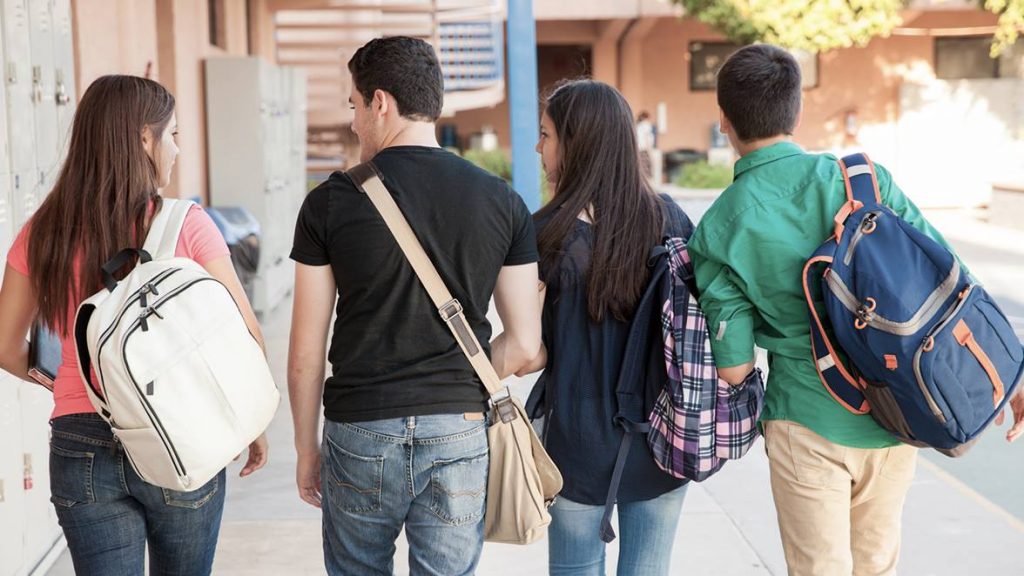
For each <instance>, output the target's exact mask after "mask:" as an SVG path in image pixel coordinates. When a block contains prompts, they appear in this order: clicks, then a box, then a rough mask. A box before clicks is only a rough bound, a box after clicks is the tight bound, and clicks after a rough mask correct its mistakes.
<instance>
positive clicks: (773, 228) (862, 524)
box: [689, 45, 948, 576]
mask: <svg viewBox="0 0 1024 576" xmlns="http://www.w3.org/2000/svg"><path fill="white" fill-rule="evenodd" d="M718 104H719V107H720V108H721V126H722V132H724V133H725V134H727V135H728V136H729V139H730V141H731V142H732V145H733V147H734V148H735V149H736V150H737V152H738V153H739V154H740V156H741V158H740V160H739V161H738V162H737V163H736V167H735V179H734V182H733V184H732V185H731V186H729V188H728V189H726V190H725V191H724V192H723V193H722V195H721V197H720V198H719V199H718V200H717V201H716V202H715V203H714V205H713V206H712V207H711V208H710V209H709V210H708V212H707V213H706V214H705V215H704V217H703V218H702V219H701V221H700V224H699V225H698V227H697V230H696V231H695V232H694V235H693V238H692V239H691V240H690V244H689V248H690V254H691V255H692V256H693V260H694V265H695V272H696V277H697V284H698V287H699V288H700V291H701V299H700V302H701V306H702V308H703V309H704V312H705V313H706V314H707V318H708V329H709V330H710V332H711V339H712V349H713V351H714V354H715V362H716V364H718V366H719V375H720V376H721V377H722V378H723V379H725V380H726V381H728V382H730V383H739V382H742V380H743V379H744V377H745V376H746V374H747V373H748V372H749V371H750V370H751V369H752V368H753V365H754V345H755V344H757V345H758V346H760V347H761V348H764V349H766V350H767V351H768V354H769V366H770V371H769V375H768V386H767V390H766V396H765V409H764V413H763V416H762V425H763V430H764V433H765V443H766V448H767V451H768V458H769V463H770V464H769V465H770V471H771V482H772V494H773V497H774V499H775V505H776V509H777V512H778V519H779V528H780V531H781V533H782V542H783V548H784V550H785V554H786V562H787V564H788V566H789V573H790V575H808V576H820V575H824V574H828V575H832V574H843V575H847V576H848V575H850V574H855V575H862V574H863V575H868V574H870V575H883V574H894V573H895V569H896V563H897V560H898V557H899V548H900V521H901V516H902V510H903V503H904V500H905V498H906V494H907V490H908V489H909V487H910V483H911V481H912V480H913V478H914V472H915V466H916V458H917V450H916V449H915V448H913V447H910V446H907V445H903V444H901V443H899V442H898V441H896V440H895V439H894V438H893V437H892V436H891V435H890V434H889V433H887V432H886V431H885V430H883V429H882V428H881V427H880V426H879V425H878V424H876V423H875V421H874V420H873V419H872V418H871V416H869V415H856V414H853V413H852V412H849V411H847V410H846V409H845V408H844V407H843V406H841V405H840V404H839V403H837V402H836V401H835V400H834V399H833V398H832V397H831V396H830V394H829V393H828V391H827V390H826V389H825V387H824V386H823V384H822V383H821V381H820V380H819V378H818V374H817V371H816V370H815V367H814V363H813V355H812V352H811V342H810V329H809V324H808V314H807V305H806V302H805V300H804V294H803V288H802V275H803V274H802V271H803V266H804V263H805V262H806V261H807V258H808V257H809V256H810V255H811V253H813V252H814V250H815V249H816V248H817V247H818V246H819V245H820V244H821V243H822V242H823V241H824V240H825V239H826V238H827V237H828V236H829V235H830V233H831V230H832V226H833V221H832V219H833V216H834V215H835V214H836V212H837V211H838V210H839V208H840V207H841V206H842V204H843V203H844V202H845V201H846V194H845V187H844V184H843V177H842V173H841V171H840V169H839V166H838V164H837V161H836V158H835V157H833V156H831V155H817V154H808V153H806V152H804V151H803V150H802V149H801V148H800V147H799V146H797V145H796V144H794V143H793V142H792V141H791V135H792V133H793V131H794V129H795V128H796V126H797V124H798V123H799V118H800V108H801V82H800V68H799V66H798V65H797V63H796V61H795V60H794V59H793V57H792V56H791V55H790V54H789V53H787V52H786V51H784V50H782V49H780V48H776V47H774V46H769V45H755V46H748V47H746V48H743V49H741V50H739V51H738V52H736V53H735V54H733V55H732V56H731V57H730V58H729V60H728V61H727V62H726V63H725V64H724V65H723V66H722V69H721V71H720V72H719V73H718ZM876 170H877V176H878V185H879V188H880V190H881V195H882V200H883V202H884V203H885V204H886V205H887V206H889V207H890V208H892V209H893V210H894V211H895V212H896V213H897V214H899V215H900V216H901V217H902V218H904V219H905V220H906V221H908V222H909V223H911V224H912V225H913V226H915V227H916V228H918V229H919V230H921V231H922V232H924V233H926V234H928V235H929V236H931V237H932V238H934V239H936V240H937V241H939V242H940V243H942V244H943V245H946V246H947V247H948V245H947V244H946V243H945V241H944V240H943V239H942V236H941V235H940V234H939V233H938V232H937V231H936V230H935V229H934V228H932V227H931V225H929V224H928V222H927V221H926V220H925V219H924V217H922V215H921V213H920V211H919V210H918V209H917V207H916V206H914V204H913V203H912V202H911V201H910V200H909V199H908V198H907V197H906V196H904V195H903V193H902V192H901V191H900V189H899V188H897V187H896V185H895V184H894V183H893V181H892V177H891V176H890V174H889V172H888V171H886V170H885V169H884V168H882V167H881V166H876Z"/></svg>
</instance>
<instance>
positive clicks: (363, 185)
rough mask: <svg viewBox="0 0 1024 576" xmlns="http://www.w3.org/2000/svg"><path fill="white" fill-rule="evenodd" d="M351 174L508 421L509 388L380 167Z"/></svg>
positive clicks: (363, 167)
mask: <svg viewBox="0 0 1024 576" xmlns="http://www.w3.org/2000/svg"><path fill="white" fill-rule="evenodd" d="M348 175H349V177H350V178H351V179H352V182H353V183H355V185H356V186H357V187H358V188H359V190H360V191H361V192H363V193H364V194H366V195H367V196H368V197H369V198H370V201H371V202H373V205H374V206H375V207H376V208H377V211H378V212H380V215H381V217H382V218H383V219H384V223H385V224H387V226H388V229H390V230H391V233H392V234H393V235H394V237H395V240H396V241H397V242H398V246H399V247H400V248H401V249H402V252H403V253H404V254H405V257H406V259H407V260H408V261H409V264H410V265H411V266H412V269H413V270H414V271H415V272H416V276H417V277H419V279H420V282H421V283H422V284H423V287H424V288H426V289H427V294H429V295H430V299H431V300H432V301H433V303H434V306H435V307H436V308H437V312H438V314H440V316H441V320H443V321H444V323H445V324H447V325H448V329H449V330H451V332H452V335H453V336H455V340H456V341H457V342H458V343H459V347H460V348H462V352H463V353H464V354H465V355H466V358H467V359H469V363H470V364H471V365H472V366H473V370H475V371H476V373H477V376H479V377H480V380H481V381H483V383H484V387H485V388H487V393H488V394H490V396H491V401H492V402H493V403H494V405H495V407H496V409H497V410H498V414H499V416H500V417H501V418H502V420H506V417H507V416H506V414H505V412H506V411H507V410H506V411H503V408H504V407H505V404H504V403H502V402H501V400H505V399H507V398H508V394H509V393H508V390H507V388H506V387H504V386H503V385H502V384H501V379H500V378H498V374H497V372H495V371H494V367H493V366H492V365H491V361H490V359H488V358H487V355H486V354H484V350H483V348H482V347H481V346H480V342H479V341H478V340H477V338H476V335H475V334H474V333H473V330H472V329H471V328H470V326H469V323H468V322H467V321H466V316H465V314H464V312H463V309H462V304H460V303H459V301H458V300H456V299H455V298H454V297H453V296H452V294H451V292H449V291H448V287H447V286H446V285H445V283H444V280H442V279H441V276H440V275H439V274H438V273H437V268H435V267H434V264H433V262H431V261H430V257H429V256H427V253H426V252H425V251H424V250H423V246H422V245H421V244H420V241H419V240H418V239H417V238H416V233H415V232H413V230H412V227H410V226H409V222H408V220H406V218H405V216H404V215H403V214H402V210H401V209H400V208H399V207H398V204H396V203H395V199H394V198H392V196H391V193H390V192H388V189H387V188H386V187H385V186H384V182H383V181H382V180H381V177H380V172H379V171H378V169H377V167H376V166H375V165H374V164H373V163H372V162H364V163H363V164H359V165H358V166H355V167H354V168H351V169H349V171H348ZM508 418H509V419H512V418H514V411H512V412H511V415H509V416H508Z"/></svg>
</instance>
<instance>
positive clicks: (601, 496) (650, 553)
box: [533, 80, 693, 576]
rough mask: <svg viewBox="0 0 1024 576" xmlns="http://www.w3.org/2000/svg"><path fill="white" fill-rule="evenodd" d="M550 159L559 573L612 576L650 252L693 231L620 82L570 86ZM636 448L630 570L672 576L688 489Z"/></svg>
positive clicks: (548, 407)
mask: <svg viewBox="0 0 1024 576" xmlns="http://www.w3.org/2000/svg"><path fill="white" fill-rule="evenodd" d="M537 152H538V153H540V155H541V160H542V162H543V164H544V170H545V172H546V175H547V179H548V183H549V184H550V185H551V188H552V190H553V191H554V197H553V199H552V200H551V201H550V202H549V203H548V204H547V205H546V206H544V208H542V209H541V210H540V211H539V212H538V213H537V214H536V215H535V222H536V224H537V232H538V245H539V249H540V257H541V268H540V271H541V277H542V279H543V280H544V282H545V283H546V284H547V294H546V296H545V300H544V313H543V330H544V344H545V346H546V349H547V358H546V363H545V365H544V368H545V370H544V374H543V376H542V378H541V380H540V381H539V382H538V384H537V387H536V389H535V391H534V394H533V400H535V401H539V402H537V404H539V406H538V408H539V413H542V414H543V415H545V416H547V418H546V422H545V428H546V432H545V443H546V446H547V449H548V451H549V452H550V454H551V456H552V457H553V458H554V460H555V462H556V463H557V464H558V467H559V469H560V470H561V472H562V475H563V477H564V480H565V487H564V489H563V491H562V494H561V496H560V497H559V499H558V500H557V501H556V503H555V505H554V506H553V507H552V510H551V512H552V517H553V522H552V524H551V528H550V534H549V539H548V541H549V558H550V560H549V561H550V572H551V574H587V575H590V574H601V575H603V574H604V556H605V548H604V542H603V541H602V539H601V536H600V523H601V517H602V514H603V510H604V504H605V499H606V497H607V495H608V487H609V484H610V482H611V476H612V468H613V466H614V463H615V458H616V454H617V451H618V449H619V445H620V443H621V441H622V437H623V431H622V429H621V428H620V427H618V426H617V425H616V424H615V423H614V421H613V418H614V416H615V413H616V411H617V405H616V399H615V390H616V385H617V380H618V376H619V368H620V365H621V363H622V357H623V352H624V349H625V346H626V338H627V334H628V331H629V326H630V322H631V320H632V317H633V313H634V310H635V308H636V305H637V303H638V301H639V300H640V297H641V295H642V294H643V291H644V289H645V288H646V286H647V283H648V280H649V276H650V274H649V271H648V268H647V259H648V255H649V253H650V251H651V248H652V247H654V246H655V245H657V244H659V243H660V241H661V239H662V237H663V236H676V237H683V238H688V237H689V235H690V233H691V232H692V229H693V225H692V224H691V223H690V220H689V218H687V216H686V214H684V213H683V211H682V210H681V209H680V208H679V206H678V205H676V204H675V203H674V202H672V201H671V199H666V198H659V196H658V195H657V194H655V193H654V192H653V190H652V189H651V186H650V184H649V183H648V181H647V179H646V178H645V176H644V175H643V172H642V168H641V164H640V158H639V151H638V148H637V141H636V129H635V126H634V124H633V114H632V112H631V111H630V108H629V105H628V104H627V103H626V100H625V99H624V98H623V97H622V95H621V94H620V93H619V92H618V91H617V90H615V88H612V87H611V86H608V85H607V84H603V83H601V82H595V81H591V80H578V81H573V82H568V83H566V84H563V85H561V86H560V87H558V88H557V89H556V90H555V91H554V92H553V93H552V94H551V95H550V96H549V97H548V99H547V101H546V105H545V111H544V114H543V116H542V120H541V134H540V141H539V142H538V143H537ZM537 367H538V368H539V366H537ZM634 441H635V443H636V444H637V445H634V446H633V447H632V449H631V450H630V454H629V458H628V460H627V461H626V467H625V473H624V475H623V478H622V483H621V486H620V488H619V490H618V499H617V503H618V517H619V526H618V527H619V535H620V537H621V542H620V549H619V558H618V574H620V575H628V574H643V575H645V576H651V575H657V574H667V573H668V569H669V560H670V557H671V549H672V542H673V539H674V536H675V530H676V525H677V524H678V520H679V513H680V509H681V507H682V502H683V497H684V495H685V490H686V487H685V485H684V482H683V481H682V480H678V479H676V478H674V477H672V476H669V475H667V474H665V473H664V472H662V471H661V470H660V469H658V468H657V467H656V465H655V464H654V461H653V459H652V458H651V455H650V451H649V450H648V449H647V447H646V445H645V442H644V439H643V436H642V435H638V436H637V437H636V438H635V440H634Z"/></svg>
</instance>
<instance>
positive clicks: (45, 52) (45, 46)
mask: <svg viewBox="0 0 1024 576" xmlns="http://www.w3.org/2000/svg"><path fill="white" fill-rule="evenodd" d="M50 5H51V0H29V3H28V8H29V40H30V42H31V54H32V103H33V106H34V108H33V115H34V117H35V131H36V142H35V144H36V169H37V170H39V172H40V173H42V174H43V176H41V179H45V178H46V175H45V173H47V172H49V171H50V170H51V169H53V167H54V166H55V165H56V164H57V98H56V92H57V88H56V82H55V78H54V77H55V74H56V72H55V67H54V54H53V48H54V33H53V13H52V12H51V10H50Z"/></svg>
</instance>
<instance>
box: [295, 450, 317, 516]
mask: <svg viewBox="0 0 1024 576" xmlns="http://www.w3.org/2000/svg"><path fill="white" fill-rule="evenodd" d="M295 484H296V485H297V486H298V488H299V498H302V501H303V502H305V503H307V504H309V505H310V506H314V507H316V508H319V507H320V503H321V501H322V496H321V494H322V491H321V486H320V451H319V450H314V451H312V452H306V453H302V452H300V453H299V461H298V463H297V464H296V465H295Z"/></svg>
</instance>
